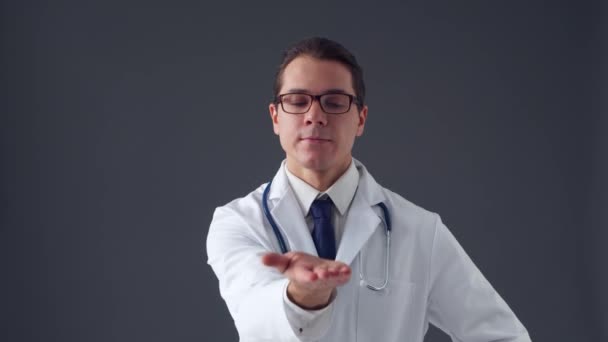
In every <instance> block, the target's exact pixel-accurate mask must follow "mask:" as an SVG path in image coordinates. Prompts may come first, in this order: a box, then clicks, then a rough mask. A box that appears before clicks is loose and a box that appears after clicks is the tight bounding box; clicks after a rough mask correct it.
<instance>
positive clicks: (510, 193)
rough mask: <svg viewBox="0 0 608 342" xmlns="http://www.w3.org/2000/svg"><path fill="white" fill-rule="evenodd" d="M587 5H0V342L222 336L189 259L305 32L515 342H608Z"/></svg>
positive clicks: (208, 288) (599, 79)
mask: <svg viewBox="0 0 608 342" xmlns="http://www.w3.org/2000/svg"><path fill="white" fill-rule="evenodd" d="M600 5H601V3H600V2H599V1H598V2H597V3H591V2H575V1H572V2H570V3H567V2H556V1H553V2H545V3H544V4H540V3H535V2H529V1H526V2H523V1H522V2H513V1H481V2H474V3H463V2H445V3H444V4H436V3H434V4H431V3H426V4H424V5H420V4H411V3H410V4H408V3H405V4H400V5H397V4H384V5H380V4H372V3H371V2H368V3H352V2H348V3H342V4H337V3H336V4H333V3H332V4H330V3H309V2H301V3H273V4H264V3H259V4H258V3H255V2H247V3H242V4H238V5H237V4H228V3H226V4H224V5H219V4H217V5H209V4H206V3H205V2H204V1H172V2H169V1H166V2H164V3H161V2H158V1H141V2H136V1H126V2H116V3H108V2H106V1H96V2H89V1H70V2H65V1H57V2H46V1H19V2H17V1H4V2H2V5H1V8H0V9H1V12H0V15H1V17H0V27H1V39H2V41H1V44H2V45H1V46H2V50H1V58H2V59H1V61H2V69H1V70H2V74H1V79H2V95H0V96H1V99H2V101H1V109H0V110H1V117H0V120H1V121H0V133H1V136H0V141H1V146H0V148H1V149H0V151H1V159H0V162H1V173H0V176H1V178H0V181H1V183H0V185H1V193H0V196H1V197H0V199H1V209H0V210H1V216H0V225H1V226H0V243H1V248H0V256H1V260H2V270H1V271H2V272H1V273H0V274H1V275H0V277H1V285H0V286H1V289H2V292H1V302H0V315H1V317H0V322H1V323H0V324H1V330H0V340H2V341H61V342H72V341H73V342H82V341H91V342H93V341H99V342H106V341H234V340H236V338H237V336H236V332H235V329H234V326H233V323H232V320H231V318H230V316H229V314H228V312H227V309H226V307H225V305H224V303H223V301H222V300H221V298H220V296H219V293H218V290H217V280H216V278H215V276H214V275H213V273H212V272H211V269H210V268H209V267H208V266H207V265H206V252H205V249H204V243H203V242H204V239H205V238H206V234H207V228H208V225H209V222H210V220H211V215H212V213H213V210H214V208H215V207H216V206H219V205H223V204H225V203H226V202H228V201H230V200H232V199H234V198H236V197H240V196H243V195H245V194H247V193H248V192H249V191H251V190H252V189H254V188H255V187H257V186H258V185H260V184H262V183H263V182H265V181H267V180H268V179H269V178H270V177H271V176H272V175H273V174H274V173H275V171H276V169H277V167H278V166H279V164H280V162H281V160H282V158H283V153H282V151H281V149H280V146H279V143H278V140H277V138H276V137H275V136H274V134H273V133H272V128H271V123H270V120H269V117H268V112H267V104H268V101H269V99H270V98H271V96H272V91H271V86H272V79H273V74H274V70H275V66H276V64H277V63H278V62H279V58H280V52H281V51H282V49H283V48H285V47H286V46H287V45H288V44H290V43H293V42H294V41H296V40H298V39H300V38H303V37H306V36H311V35H323V36H327V37H330V38H333V39H336V40H338V41H340V42H342V43H343V44H344V45H345V46H347V47H348V48H350V49H351V50H352V51H354V53H355V54H356V55H357V56H358V58H359V60H360V62H361V64H362V65H363V67H364V70H365V77H366V81H367V86H368V89H369V98H368V99H369V101H368V104H369V107H370V112H369V118H368V123H367V127H366V131H365V134H364V136H363V137H361V138H360V139H359V140H358V142H357V143H356V146H355V156H356V157H357V158H359V159H360V160H362V161H363V162H365V163H366V165H367V167H368V168H369V169H370V171H371V172H372V173H373V174H374V176H375V178H376V179H378V180H379V181H380V182H381V183H382V184H383V185H385V186H387V187H389V188H391V189H393V190H395V191H397V192H398V193H400V194H402V195H403V196H404V197H406V198H408V199H409V200H411V201H413V202H414V203H417V204H419V205H421V206H423V207H425V208H427V209H429V210H432V211H436V212H438V213H440V214H441V216H442V218H443V220H444V222H446V224H447V225H448V226H449V227H450V229H451V230H452V232H453V233H454V235H455V236H456V237H457V238H458V239H459V241H460V242H461V244H462V245H463V246H464V247H465V249H466V250H467V251H468V253H469V254H470V255H471V257H472V258H473V260H474V261H475V262H476V263H477V265H478V266H479V267H480V269H481V270H482V271H483V272H484V274H485V275H486V276H487V278H488V279H489V280H490V281H491V283H492V284H493V285H494V286H495V288H496V289H497V290H498V291H499V292H500V293H501V294H502V296H503V297H504V298H505V299H506V301H507V302H508V303H509V304H510V306H511V307H512V308H513V310H514V311H515V312H516V313H517V314H518V316H519V318H520V319H521V321H522V322H523V323H524V324H525V325H526V326H527V328H528V329H529V331H530V334H531V335H532V337H533V339H534V340H535V341H590V342H596V341H608V332H607V326H608V320H607V309H606V308H607V307H608V302H607V297H606V294H605V290H606V288H608V280H607V278H606V269H608V252H606V241H607V233H606V228H607V227H608V218H607V214H606V212H607V203H608V200H607V195H608V191H607V186H608V183H607V179H606V174H608V166H607V162H606V159H607V157H606V156H608V148H607V146H608V139H607V138H606V134H607V133H608V127H607V125H608V120H607V119H606V109H608V103H607V100H606V98H607V97H606V80H607V78H606V50H605V45H604V42H605V41H606V40H607V39H608V36H607V35H606V33H607V30H606V23H605V20H604V19H605V18H606V12H605V10H606V8H605V7H604V8H602V7H601V6H600ZM602 11H604V12H602ZM397 248H398V247H397ZM386 319H390V317H387V318H386ZM448 340H449V338H448V337H447V336H445V335H443V334H442V333H440V332H438V331H437V330H434V329H432V330H431V331H430V333H429V335H428V336H427V341H448ZM379 341H381V338H379Z"/></svg>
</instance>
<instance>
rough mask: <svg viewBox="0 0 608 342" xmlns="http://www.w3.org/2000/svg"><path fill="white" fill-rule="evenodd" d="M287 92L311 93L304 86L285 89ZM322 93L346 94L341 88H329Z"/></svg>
mask: <svg viewBox="0 0 608 342" xmlns="http://www.w3.org/2000/svg"><path fill="white" fill-rule="evenodd" d="M287 93H305V94H312V93H311V92H310V91H309V90H308V89H304V88H291V89H289V90H287ZM322 94H348V93H347V92H346V91H345V90H344V89H341V88H331V89H327V90H325V91H324V92H322V93H321V95H322Z"/></svg>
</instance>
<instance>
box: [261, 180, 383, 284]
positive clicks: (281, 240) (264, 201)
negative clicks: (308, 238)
mask: <svg viewBox="0 0 608 342" xmlns="http://www.w3.org/2000/svg"><path fill="white" fill-rule="evenodd" d="M271 184H272V180H271V181H270V182H268V184H267V185H266V188H265V189H264V192H263V193H262V209H263V210H264V216H266V219H267V220H268V223H270V226H271V227H272V231H273V232H274V235H275V236H276V238H277V241H278V242H279V248H280V249H281V253H283V254H285V253H287V252H288V249H287V244H286V243H285V239H284V238H283V234H281V231H280V230H279V227H278V225H277V223H276V221H275V220H274V218H273V217H272V213H271V212H270V209H269V208H268V193H269V192H270V186H271ZM378 206H379V207H380V208H381V209H382V214H383V216H384V227H385V228H386V231H385V234H386V259H385V262H384V272H385V273H384V274H385V277H384V283H382V285H380V286H373V285H371V284H369V283H368V282H367V281H365V277H364V275H363V270H362V268H363V266H361V270H360V272H359V277H360V278H361V280H363V282H364V283H365V286H366V287H367V288H368V289H370V290H373V291H381V290H383V289H385V288H386V286H387V285H388V274H389V264H390V252H391V231H392V222H391V216H390V214H389V211H388V208H387V207H386V205H385V204H384V203H382V202H380V203H378ZM359 257H361V254H359Z"/></svg>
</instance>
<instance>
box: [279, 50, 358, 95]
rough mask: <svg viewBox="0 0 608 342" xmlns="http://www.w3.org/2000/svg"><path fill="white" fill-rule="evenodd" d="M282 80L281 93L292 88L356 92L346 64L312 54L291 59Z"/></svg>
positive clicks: (318, 91)
mask: <svg viewBox="0 0 608 342" xmlns="http://www.w3.org/2000/svg"><path fill="white" fill-rule="evenodd" d="M282 81H283V82H282V86H281V91H280V92H281V93H284V92H288V91H290V90H292V89H301V90H306V91H308V92H311V93H315V94H316V93H322V92H324V91H327V90H329V89H332V90H336V89H340V90H342V91H344V92H347V93H349V94H352V93H354V89H353V82H352V75H351V73H350V71H349V70H348V68H347V67H346V66H345V65H343V64H342V63H340V62H336V61H331V60H321V59H317V58H313V57H310V56H300V57H297V58H295V59H294V60H293V61H291V63H289V64H288V65H287V67H285V70H284V71H283V79H282Z"/></svg>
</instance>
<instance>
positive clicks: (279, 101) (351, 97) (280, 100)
mask: <svg viewBox="0 0 608 342" xmlns="http://www.w3.org/2000/svg"><path fill="white" fill-rule="evenodd" d="M336 94H337V95H346V96H348V98H349V101H348V109H347V110H346V111H344V112H341V113H328V112H327V111H326V110H325V108H323V104H321V97H322V96H325V95H336ZM287 95H306V96H309V97H310V98H312V101H310V105H309V106H308V108H306V110H305V111H304V112H302V113H292V112H288V111H286V110H285V107H284V106H283V97H284V96H287ZM315 100H316V101H317V102H319V106H320V107H321V110H322V111H323V112H324V113H325V114H329V115H342V114H346V113H348V111H350V109H351V107H352V105H353V102H354V103H355V105H356V106H359V105H360V101H359V98H358V97H357V96H355V95H351V94H347V93H342V92H330V93H324V94H320V95H312V94H308V93H300V92H293V93H285V94H279V95H277V96H276V97H275V99H274V103H275V104H280V105H281V109H282V110H283V111H284V112H285V113H287V114H292V115H300V114H306V113H308V111H309V110H310V108H311V107H312V103H313V102H314V101H315Z"/></svg>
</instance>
